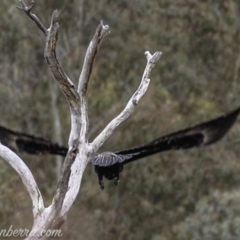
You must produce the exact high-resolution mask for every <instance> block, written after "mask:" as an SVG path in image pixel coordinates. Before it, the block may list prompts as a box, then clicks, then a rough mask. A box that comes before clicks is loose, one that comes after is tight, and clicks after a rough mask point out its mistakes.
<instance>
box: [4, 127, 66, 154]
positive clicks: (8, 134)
mask: <svg viewBox="0 0 240 240" xmlns="http://www.w3.org/2000/svg"><path fill="white" fill-rule="evenodd" d="M0 142H1V143H2V144H3V145H5V146H7V147H8V148H10V149H11V150H12V151H14V152H26V153H30V154H38V155H41V154H57V155H61V156H66V155H67V151H68V149H67V148H66V147H62V146H59V145H58V144H55V143H52V142H51V141H48V140H46V139H43V138H38V137H34V136H32V135H28V134H25V133H19V132H15V131H12V130H10V129H7V128H5V127H2V126H0Z"/></svg>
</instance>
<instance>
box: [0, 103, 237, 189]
mask: <svg viewBox="0 0 240 240" xmlns="http://www.w3.org/2000/svg"><path fill="white" fill-rule="evenodd" d="M239 112H240V107H239V108H237V109H235V110H234V111H232V112H230V113H228V114H225V115H222V116H220V117H218V118H216V119H213V120H210V121H208V122H204V123H201V124H198V125H196V126H193V127H190V128H187V129H184V130H180V131H178V132H175V133H171V134H168V135H165V136H162V137H160V138H157V139H155V140H153V141H152V142H150V143H147V144H144V145H141V146H139V147H135V148H131V149H127V150H123V151H118V152H103V153H98V154H96V155H95V156H93V157H92V158H91V159H90V161H89V163H90V164H92V165H94V167H95V172H96V173H97V175H98V181H99V185H100V188H101V189H102V190H103V189H104V182H103V177H105V178H106V179H108V180H114V184H115V185H118V184H119V181H120V178H119V174H120V172H122V171H123V166H124V165H125V164H128V163H130V162H133V161H136V160H139V159H141V158H144V157H147V156H150V155H153V154H155V153H159V152H163V151H167V150H171V149H176V150H177V149H187V148H193V147H201V146H207V145H209V144H212V143H214V142H216V141H218V140H219V139H221V138H222V137H223V136H224V135H225V134H226V132H227V131H228V130H229V129H230V128H231V126H232V125H233V124H234V122H235V121H236V118H237V116H238V114H239ZM0 142H1V143H2V144H3V145H5V146H7V147H9V148H10V149H11V150H12V151H14V152H26V153H30V154H56V155H61V156H64V157H65V156H66V155H67V152H68V148H66V147H63V146H59V145H58V144H56V143H53V142H51V141H48V140H46V139H43V138H39V137H35V136H32V135H28V134H25V133H20V132H16V131H13V130H10V129H7V128H5V127H2V126H0Z"/></svg>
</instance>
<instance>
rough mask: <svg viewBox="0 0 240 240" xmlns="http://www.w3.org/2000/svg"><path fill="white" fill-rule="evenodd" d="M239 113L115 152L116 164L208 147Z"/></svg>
mask: <svg viewBox="0 0 240 240" xmlns="http://www.w3.org/2000/svg"><path fill="white" fill-rule="evenodd" d="M239 112H240V108H237V109H236V110H234V111H232V112H230V113H228V114H225V115H223V116H221V117H219V118H216V119H214V120H211V121H208V122H205V123H202V124H199V125H196V126H194V127H191V128H187V129H184V130H181V131H178V132H176V133H172V134H169V135H166V136H163V137H160V138H158V139H156V140H154V141H152V142H150V143H148V144H145V145H142V146H140V147H136V148H132V149H128V150H124V151H119V152H115V155H116V156H118V157H119V158H117V157H115V158H116V159H118V160H119V161H118V162H120V163H124V164H126V163H129V162H131V161H134V160H137V159H140V158H143V157H146V156H150V155H152V154H155V153H158V152H163V151H167V150H170V149H187V148H192V147H200V146H206V145H209V144H211V143H214V142H216V141H218V140H219V139H221V138H222V137H223V136H224V135H225V133H226V132H227V131H228V130H229V129H230V128H231V126H232V125H233V124H234V122H235V120H236V118H237V116H238V114H239ZM101 161H102V162H103V161H104V162H105V165H104V166H107V164H106V163H107V162H109V163H111V161H109V159H108V158H107V157H106V156H105V159H102V160H101ZM110 165H112V164H110Z"/></svg>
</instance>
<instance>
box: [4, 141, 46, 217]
mask: <svg viewBox="0 0 240 240" xmlns="http://www.w3.org/2000/svg"><path fill="white" fill-rule="evenodd" d="M0 157H1V158H2V159H4V160H5V161H6V162H8V163H9V164H10V165H11V166H12V167H13V168H14V170H15V171H16V172H17V173H18V174H19V176H20V177H21V179H22V181H23V184H24V185H25V187H26V189H27V191H28V193H29V195H30V197H31V199H32V204H33V216H34V218H35V217H36V216H37V214H38V213H39V212H41V211H42V210H43V209H44V204H43V198H42V195H41V192H40V191H39V189H38V186H37V183H36V181H35V179H34V177H33V175H32V173H31V171H30V170H29V168H28V167H27V165H26V164H25V163H24V162H23V161H22V159H21V158H19V157H18V156H17V155H16V154H15V153H14V152H12V151H11V150H10V149H9V148H7V147H5V146H4V145H2V144H1V143H0Z"/></svg>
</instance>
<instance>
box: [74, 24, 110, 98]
mask: <svg viewBox="0 0 240 240" xmlns="http://www.w3.org/2000/svg"><path fill="white" fill-rule="evenodd" d="M109 33H110V31H109V26H108V25H103V21H101V22H100V24H99V25H98V27H97V29H96V32H95V34H94V36H93V39H92V41H91V42H90V44H89V46H88V49H87V52H86V56H85V59H84V63H83V68H82V71H81V74H80V77H79V85H78V92H79V94H80V92H82V94H83V95H84V94H85V93H86V92H87V85H88V81H89V78H90V75H91V72H92V67H93V63H94V60H95V57H96V55H97V51H98V48H99V46H100V44H101V42H102V40H103V38H104V37H105V36H106V35H107V34H109Z"/></svg>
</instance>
